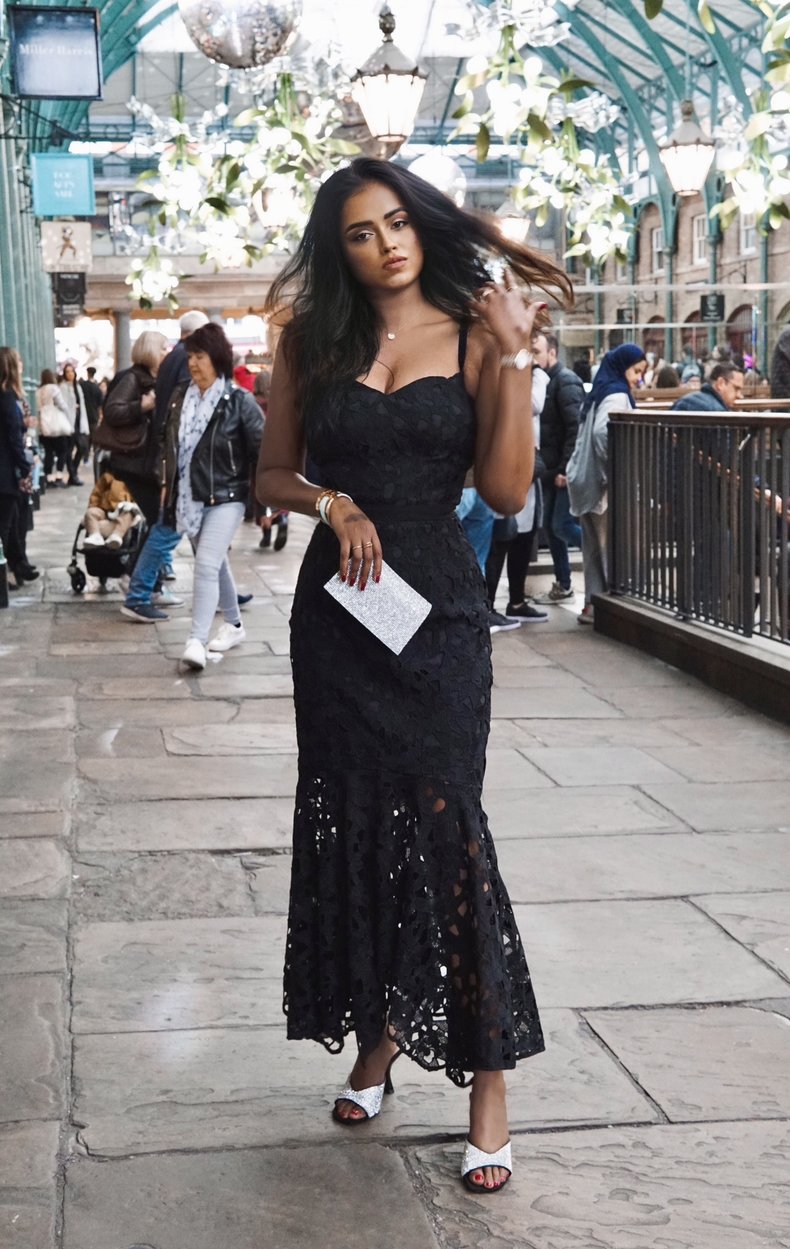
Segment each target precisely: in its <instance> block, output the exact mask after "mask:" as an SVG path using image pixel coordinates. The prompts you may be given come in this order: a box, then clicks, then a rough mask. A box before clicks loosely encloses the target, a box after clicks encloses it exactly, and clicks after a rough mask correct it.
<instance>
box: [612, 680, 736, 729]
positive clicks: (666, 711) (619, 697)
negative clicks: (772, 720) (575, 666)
mask: <svg viewBox="0 0 790 1249" xmlns="http://www.w3.org/2000/svg"><path fill="white" fill-rule="evenodd" d="M605 697H606V700H607V702H609V703H610V704H611V705H612V707H616V708H617V709H618V710H619V711H620V713H621V714H622V715H626V716H628V717H631V716H637V717H638V718H639V719H640V720H647V719H649V718H650V717H651V716H656V717H657V718H658V719H660V720H664V719H667V718H668V717H669V718H674V717H675V716H678V717H681V718H688V717H702V716H732V717H733V718H734V719H737V718H738V717H740V716H745V715H747V714H748V711H747V708H746V707H745V706H744V704H743V703H739V702H737V701H736V699H734V698H728V697H727V695H726V694H719V693H718V692H717V691H716V690H711V689H707V688H706V686H704V685H700V684H698V683H697V682H696V681H694V682H692V684H691V685H681V686H677V685H670V686H664V685H660V686H659V685H657V686H649V685H648V686H642V685H640V684H634V685H632V686H618V687H617V688H614V689H612V688H609V689H607V690H606V694H605Z"/></svg>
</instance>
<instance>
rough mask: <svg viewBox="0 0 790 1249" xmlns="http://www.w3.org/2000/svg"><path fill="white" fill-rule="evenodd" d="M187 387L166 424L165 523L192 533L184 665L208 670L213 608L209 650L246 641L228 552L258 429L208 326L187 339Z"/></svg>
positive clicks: (224, 348)
mask: <svg viewBox="0 0 790 1249" xmlns="http://www.w3.org/2000/svg"><path fill="white" fill-rule="evenodd" d="M184 347H185V348H186V352H187V359H188V363H189V372H190V376H191V378H192V381H191V382H190V383H189V385H188V386H181V387H179V388H178V389H177V390H176V391H174V393H173V397H172V399H171V401H170V405H169V407H168V412H167V419H166V423H165V440H164V451H165V461H164V471H163V481H164V485H165V499H164V514H163V520H164V522H165V524H167V525H170V526H172V527H173V528H174V529H177V530H178V532H179V533H186V534H188V535H189V539H190V542H191V543H192V549H193V550H194V552H195V588H194V598H193V603H192V627H191V629H190V636H189V638H188V640H187V644H186V647H185V649H184V654H183V656H182V663H184V664H185V665H186V666H187V667H189V668H194V669H197V670H200V669H202V668H205V666H206V659H207V650H208V647H209V640H208V635H209V630H210V628H211V624H212V621H213V618H214V613H215V612H216V610H217V604H218V603H219V606H220V607H221V608H222V613H223V615H224V618H225V623H224V624H223V625H221V627H220V629H219V631H218V632H217V634H216V636H215V637H213V638H212V640H211V647H210V649H211V650H212V651H227V650H230V649H231V648H232V647H234V646H238V645H239V644H240V643H241V642H243V641H244V637H245V633H244V626H243V625H242V623H241V617H240V615H239V605H238V599H237V595H236V585H235V582H234V580H233V574H232V573H231V570H230V563H229V560H228V549H229V547H230V544H231V542H232V540H233V535H234V534H235V532H236V530H237V528H238V526H239V524H240V523H241V521H242V519H243V517H244V508H245V504H246V502H247V497H248V493H249V483H250V474H251V471H252V469H253V467H254V466H255V464H256V462H257V459H258V448H259V446H260V441H261V431H262V429H263V418H262V415H261V411H260V408H259V407H258V405H257V403H256V402H255V400H254V399H253V397H252V395H251V394H249V392H248V391H246V390H241V389H240V388H239V387H238V386H235V385H234V384H233V382H232V381H231V376H232V372H233V349H232V347H231V344H230V343H229V342H228V339H227V338H226V337H225V334H224V332H223V330H222V329H221V327H220V326H219V325H215V324H213V323H212V322H209V324H208V325H202V326H201V327H200V329H197V330H195V332H194V334H190V336H189V338H187V339H185V340H184Z"/></svg>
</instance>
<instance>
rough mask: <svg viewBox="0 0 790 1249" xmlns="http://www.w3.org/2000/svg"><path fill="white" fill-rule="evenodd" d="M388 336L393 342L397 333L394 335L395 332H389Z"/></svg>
mask: <svg viewBox="0 0 790 1249" xmlns="http://www.w3.org/2000/svg"><path fill="white" fill-rule="evenodd" d="M387 338H388V339H389V340H390V342H392V341H393V339H394V338H395V335H394V334H389V333H388V334H387Z"/></svg>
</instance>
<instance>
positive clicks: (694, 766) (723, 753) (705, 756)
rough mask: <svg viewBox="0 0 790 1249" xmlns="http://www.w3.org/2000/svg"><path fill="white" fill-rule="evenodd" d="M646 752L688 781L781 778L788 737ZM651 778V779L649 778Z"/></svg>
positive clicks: (709, 782) (789, 750)
mask: <svg viewBox="0 0 790 1249" xmlns="http://www.w3.org/2000/svg"><path fill="white" fill-rule="evenodd" d="M649 753H650V754H651V755H652V756H653V758H654V759H658V760H660V762H661V763H664V764H666V766H667V767H668V768H671V769H672V770H673V771H674V772H676V773H678V772H679V773H680V774H681V776H685V777H688V779H689V780H690V781H702V782H704V784H706V785H712V784H715V783H716V782H719V781H724V782H728V781H731V780H732V779H733V777H737V779H738V780H739V781H782V780H784V779H785V778H786V776H787V770H788V759H789V758H790V738H788V740H787V741H786V742H781V741H774V740H773V739H769V740H768V741H756V742H753V743H748V744H747V743H743V742H742V743H741V744H740V745H738V746H724V745H721V746H717V747H716V749H715V750H713V749H711V747H710V746H665V747H660V746H659V747H650V750H649ZM650 779H652V778H650Z"/></svg>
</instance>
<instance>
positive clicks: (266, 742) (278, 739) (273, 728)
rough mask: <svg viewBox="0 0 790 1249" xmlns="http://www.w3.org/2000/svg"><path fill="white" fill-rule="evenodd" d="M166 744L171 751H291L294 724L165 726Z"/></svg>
mask: <svg viewBox="0 0 790 1249" xmlns="http://www.w3.org/2000/svg"><path fill="white" fill-rule="evenodd" d="M164 739H165V746H166V748H167V752H168V754H171V755H253V756H255V757H256V758H257V756H258V755H260V754H285V753H289V754H292V753H294V752H295V750H296V726H295V725H294V724H261V723H259V724H218V725H216V726H212V725H208V724H207V725H203V726H201V727H196V728H193V727H188V728H187V727H182V728H174V729H166V730H165V734H164Z"/></svg>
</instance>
